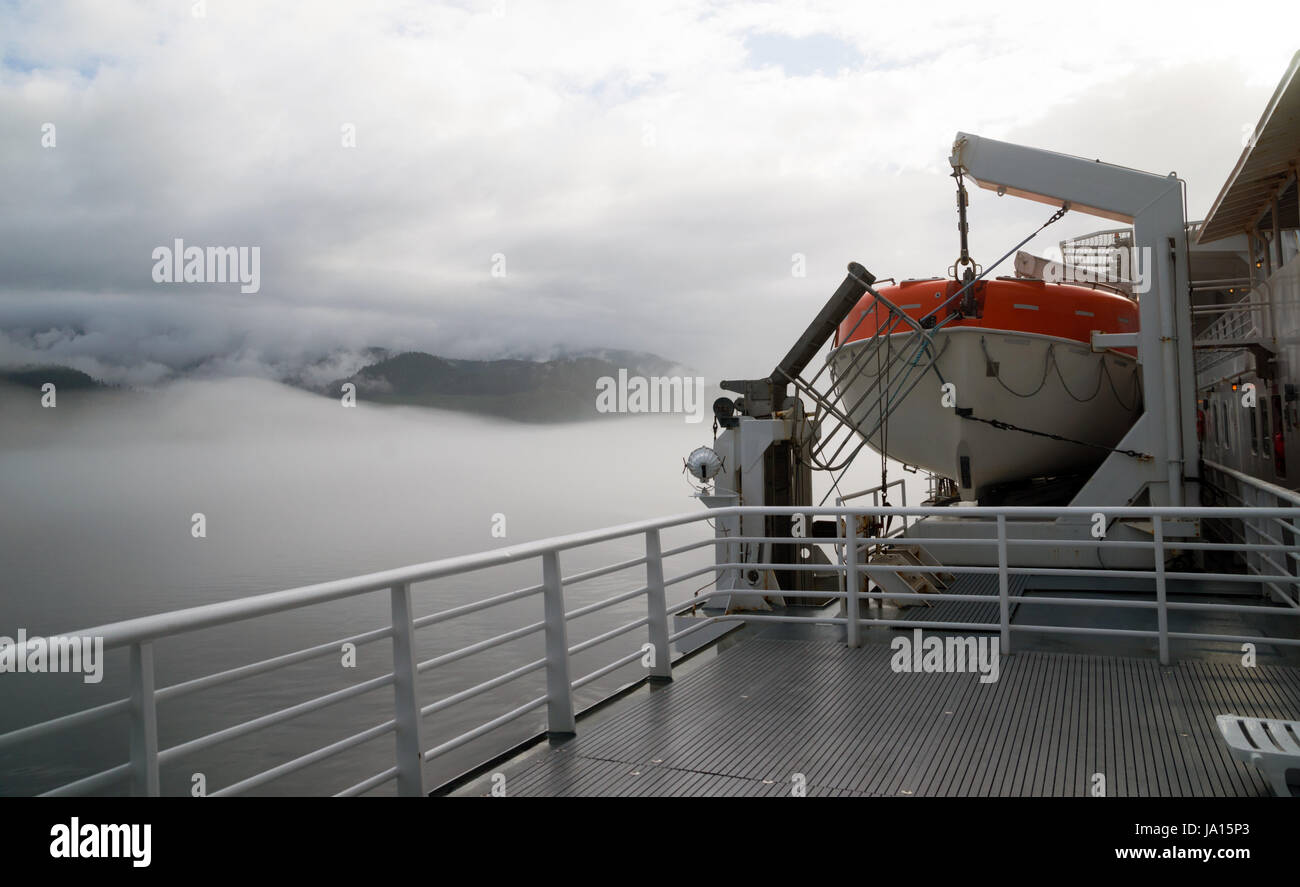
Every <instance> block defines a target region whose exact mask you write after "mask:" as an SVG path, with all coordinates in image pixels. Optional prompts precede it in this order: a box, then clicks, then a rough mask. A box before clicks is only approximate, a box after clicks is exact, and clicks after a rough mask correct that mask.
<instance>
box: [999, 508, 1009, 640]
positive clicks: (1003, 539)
mask: <svg viewBox="0 0 1300 887" xmlns="http://www.w3.org/2000/svg"><path fill="white" fill-rule="evenodd" d="M1009 591H1010V589H1009V585H1008V582H1007V516H1006V515H1005V514H999V515H998V626H999V641H1000V643H1001V645H1002V650H1001V655H1004V656H1005V655H1006V654H1007V653H1010V652H1011V600H1010V597H1009Z"/></svg>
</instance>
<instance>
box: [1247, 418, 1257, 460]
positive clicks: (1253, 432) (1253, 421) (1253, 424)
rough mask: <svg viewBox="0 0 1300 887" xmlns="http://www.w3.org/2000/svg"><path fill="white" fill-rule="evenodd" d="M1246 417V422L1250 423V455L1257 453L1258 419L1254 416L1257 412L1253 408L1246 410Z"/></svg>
mask: <svg viewBox="0 0 1300 887" xmlns="http://www.w3.org/2000/svg"><path fill="white" fill-rule="evenodd" d="M1246 410H1247V412H1248V415H1247V416H1246V421H1247V422H1249V423H1250V451H1251V453H1258V452H1259V419H1258V417H1257V416H1256V415H1255V413H1256V412H1258V411H1257V410H1256V409H1255V408H1254V407H1247V408H1246Z"/></svg>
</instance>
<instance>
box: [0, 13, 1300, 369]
mask: <svg viewBox="0 0 1300 887" xmlns="http://www.w3.org/2000/svg"><path fill="white" fill-rule="evenodd" d="M1287 8H1288V7H1287V6H1285V5H1279V6H1278V9H1277V14H1278V15H1282V14H1285V10H1286V9H1287ZM1167 13H1168V10H1162V9H1160V8H1158V7H1156V8H1153V9H1151V10H1146V9H1141V10H1138V9H1126V10H1125V11H1124V12H1123V14H1122V15H1119V14H1113V13H1110V12H1107V11H1104V10H1102V11H1098V12H1096V13H1089V14H1086V15H1085V14H1079V13H1077V12H1060V11H1057V10H1054V9H1051V10H1049V9H1047V8H1045V7H1042V6H1041V5H1029V4H1026V5H1024V6H1023V7H1020V8H1016V9H1010V10H1007V11H1001V10H1000V11H999V13H998V15H996V16H993V15H991V14H990V13H989V12H988V11H987V10H984V9H977V8H973V7H970V6H969V5H968V4H937V5H934V4H927V5H925V6H923V7H900V8H885V9H882V8H879V7H877V6H874V5H873V6H872V7H871V8H868V7H866V6H863V7H861V8H846V7H845V6H844V5H843V4H834V3H819V2H797V3H794V2H791V3H786V2H783V3H757V4H753V3H739V2H736V3H731V2H723V3H716V4H710V5H708V6H701V5H699V4H697V3H690V2H684V0H683V2H659V3H636V4H631V3H628V4H609V3H580V2H550V3H547V4H523V3H515V2H510V0H506V2H483V3H468V4H467V3H442V4H412V3H406V2H377V3H373V4H366V5H364V6H357V5H355V4H348V3H328V2H317V3H311V4H263V3H257V2H251V0H250V2H239V0H222V2H218V0H209V2H207V3H206V16H205V17H203V18H195V17H194V16H192V15H191V14H190V4H187V3H164V2H137V3H123V4H112V5H111V7H109V6H106V5H103V4H95V3H92V2H85V3H65V4H40V3H19V4H17V5H16V6H9V7H6V8H5V10H4V11H3V12H0V33H2V34H3V35H4V36H3V37H0V52H2V53H3V60H2V62H0V170H2V172H0V177H2V178H0V184H2V185H3V187H4V189H5V194H6V198H7V201H8V203H9V205H10V206H11V207H17V208H19V211H17V212H8V213H5V214H4V215H3V216H2V217H0V267H4V268H5V275H4V281H3V283H2V284H0V287H2V288H0V329H3V330H6V331H7V334H6V338H5V340H4V342H3V344H2V345H0V359H9V357H7V356H13V355H17V356H18V357H27V356H30V354H29V353H28V352H31V351H35V352H47V353H48V354H49V355H50V356H56V355H57V356H65V357H67V358H68V359H69V360H73V359H75V360H80V361H83V363H85V365H89V362H91V361H97V362H98V363H99V364H100V365H103V366H113V367H118V368H119V370H120V371H121V372H120V373H119V376H120V377H121V378H124V379H140V380H145V381H146V382H147V381H148V380H158V379H162V378H165V377H166V375H167V372H166V370H167V369H168V368H175V367H177V366H179V365H184V364H186V362H193V361H208V363H207V364H205V365H206V366H207V367H208V368H209V369H210V370H211V371H212V372H233V373H253V374H262V373H264V372H266V371H267V367H275V366H278V365H281V364H283V363H284V362H285V361H289V360H291V359H292V360H296V361H300V360H301V358H302V356H303V355H318V354H320V353H323V352H326V351H328V350H329V349H343V350H347V349H352V350H353V351H354V352H355V351H356V350H359V349H361V348H364V347H365V346H368V345H382V346H386V347H394V348H401V347H419V348H424V349H427V350H433V351H437V352H439V353H443V354H447V355H449V356H456V357H491V356H497V355H501V354H542V353H546V352H548V351H550V350H554V349H556V348H558V347H564V348H584V347H620V348H636V349H644V350H649V351H654V352H657V353H661V354H664V355H666V356H669V357H672V358H675V359H679V360H682V361H683V362H686V363H690V364H692V365H694V366H699V367H701V369H702V370H703V371H705V372H708V373H714V374H718V375H729V376H740V375H745V374H750V373H755V372H766V371H767V370H768V369H770V364H771V363H772V362H773V361H774V360H775V359H776V357H778V356H779V355H780V354H781V353H784V351H785V350H786V348H787V347H788V346H789V344H790V340H791V339H792V338H793V336H794V335H795V334H796V333H797V331H798V330H799V329H801V328H802V325H803V324H804V323H806V322H807V320H808V319H809V318H810V317H811V316H812V314H813V313H814V312H815V311H816V310H817V309H818V308H819V307H820V306H821V304H822V303H823V302H824V301H825V299H826V298H827V297H828V296H829V294H830V293H831V292H832V291H833V290H834V288H835V286H836V285H837V284H838V283H839V281H840V280H841V279H842V278H843V274H844V266H845V264H846V263H847V262H848V261H850V260H858V261H862V262H863V263H864V264H866V265H867V266H868V267H869V268H871V269H872V270H873V271H875V272H876V273H877V274H879V275H881V276H890V275H892V276H896V277H900V278H901V277H911V276H925V275H929V274H934V273H942V271H943V269H944V268H946V267H947V266H948V265H949V264H951V262H952V259H953V257H954V256H955V253H956V238H955V236H954V225H955V220H954V218H953V213H952V183H951V180H949V179H948V178H947V173H948V170H947V168H946V157H947V153H948V149H949V146H950V143H951V140H952V135H953V133H954V132H956V131H957V130H959V129H961V130H966V131H973V132H979V133H981V134H986V135H990V136H993V137H1000V138H1010V137H1014V138H1016V139H1017V140H1020V141H1025V142H1027V143H1031V144H1041V145H1043V146H1044V147H1049V148H1053V149H1056V150H1070V151H1074V152H1077V153H1081V154H1086V155H1088V156H1099V157H1103V158H1104V159H1107V160H1114V161H1115V162H1120V163H1125V164H1126V165H1137V166H1141V165H1150V166H1151V167H1152V168H1155V169H1157V170H1159V171H1165V170H1167V169H1178V170H1179V171H1180V172H1184V173H1185V174H1186V175H1187V176H1188V177H1189V182H1190V186H1191V193H1192V195H1193V198H1194V199H1193V214H1194V215H1195V214H1196V212H1197V211H1198V210H1197V209H1196V207H1197V206H1199V207H1200V208H1201V209H1200V210H1199V211H1201V212H1203V210H1204V207H1206V206H1208V204H1209V201H1210V200H1211V199H1212V197H1213V192H1215V191H1216V190H1217V188H1218V185H1219V184H1220V183H1221V181H1222V179H1223V177H1224V176H1225V175H1226V173H1227V171H1228V169H1229V168H1230V167H1231V164H1232V162H1233V161H1234V160H1235V157H1236V153H1237V152H1238V151H1239V145H1238V146H1236V147H1234V142H1235V141H1236V139H1237V138H1238V137H1239V133H1240V129H1241V125H1242V124H1244V123H1248V122H1253V120H1254V119H1255V118H1256V117H1257V116H1258V113H1259V109H1261V108H1262V106H1263V104H1264V102H1265V101H1266V98H1267V95H1268V93H1269V91H1270V90H1271V88H1272V85H1273V83H1274V82H1275V80H1276V77H1277V76H1279V74H1280V72H1281V71H1282V70H1283V69H1284V67H1285V65H1286V63H1287V61H1288V59H1289V57H1290V53H1291V51H1292V50H1293V47H1292V46H1290V45H1289V44H1288V42H1287V41H1288V38H1287V36H1286V34H1285V33H1284V29H1271V30H1268V29H1265V30H1261V29H1259V28H1258V27H1257V26H1256V24H1255V22H1257V21H1258V20H1260V19H1261V18H1263V19H1267V18H1268V16H1269V15H1270V13H1269V12H1268V11H1267V10H1263V9H1261V10H1258V11H1257V14H1256V15H1255V16H1252V17H1250V19H1249V20H1247V19H1241V18H1240V17H1238V19H1231V18H1230V19H1227V20H1215V21H1213V22H1211V21H1209V20H1208V19H1204V18H1200V17H1198V16H1197V15H1195V14H1193V13H1190V12H1188V11H1186V10H1185V9H1184V10H1182V11H1180V14H1179V15H1177V16H1169V15H1168V14H1167ZM1207 31H1212V33H1213V39H1206V36H1207ZM1246 45H1249V46H1250V47H1251V51H1250V52H1249V53H1243V52H1241V50H1240V47H1242V46H1246ZM821 55H826V56H828V62H827V63H826V64H824V65H818V57H819V56H821ZM1237 118H1241V119H1240V120H1238V119H1237ZM45 123H53V124H54V125H55V132H56V134H57V145H56V147H53V148H45V147H42V145H41V134H42V125H43V124H45ZM345 126H351V127H353V128H354V130H353V131H354V132H355V147H344V145H343V127H345ZM1193 173H1195V179H1192V175H1193ZM974 201H975V204H974V205H973V207H972V238H973V245H974V246H975V247H976V249H977V250H978V251H979V255H980V257H981V258H983V257H985V256H993V255H995V254H1000V252H1002V251H1003V249H1004V248H1008V247H1010V246H1011V244H1012V243H1014V242H1015V240H1017V239H1019V236H1022V235H1023V233H1027V231H1029V230H1032V228H1033V227H1036V226H1037V224H1039V223H1041V221H1042V218H1045V215H1046V214H1045V213H1044V212H1043V207H1041V206H1039V205H1035V204H1026V203H1024V202H1016V201H1011V200H1004V201H997V200H995V199H994V198H993V197H992V195H976V196H975V197H974ZM1096 222H1097V223H1094V221H1093V220H1076V219H1073V218H1067V220H1066V221H1063V222H1062V223H1060V225H1058V228H1059V229H1060V231H1059V232H1055V233H1054V234H1053V235H1052V237H1059V236H1061V233H1062V232H1067V231H1074V232H1075V233H1082V232H1083V231H1086V230H1091V229H1092V228H1097V227H1107V226H1108V223H1103V222H1100V220H1096ZM175 238H184V240H185V241H186V242H187V243H189V244H197V245H203V246H258V247H260V248H261V263H262V267H261V270H262V288H261V292H260V293H258V294H257V295H256V296H252V297H250V296H244V295H241V294H240V293H239V292H238V287H237V286H236V285H221V284H216V285H209V284H198V283H193V284H155V283H153V282H152V280H151V279H150V270H151V268H152V265H153V262H152V260H151V258H150V256H151V253H152V250H153V249H154V248H155V247H157V246H160V245H167V244H170V243H171V242H172V241H173V240H174V239H175ZM1049 242H1050V241H1049ZM796 253H800V254H803V255H804V256H805V257H806V261H807V268H808V276H807V277H806V278H795V277H792V276H791V267H792V262H793V259H792V256H793V255H794V254H796ZM497 255H501V256H504V259H505V268H506V276H505V277H494V276H492V273H491V272H492V269H493V264H494V262H493V257H494V256H497ZM67 330H71V331H79V332H77V333H76V334H73V333H71V332H64V331H67ZM38 337H44V338H38ZM43 343H44V344H43ZM78 368H83V367H81V366H79V367H78ZM87 371H88V372H89V370H87Z"/></svg>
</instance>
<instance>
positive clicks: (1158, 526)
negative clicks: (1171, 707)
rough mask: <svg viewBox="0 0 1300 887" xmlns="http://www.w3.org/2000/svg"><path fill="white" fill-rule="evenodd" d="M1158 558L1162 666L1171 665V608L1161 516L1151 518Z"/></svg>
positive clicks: (1158, 600)
mask: <svg viewBox="0 0 1300 887" xmlns="http://www.w3.org/2000/svg"><path fill="white" fill-rule="evenodd" d="M1151 529H1152V534H1151V539H1152V542H1153V543H1154V546H1155V556H1156V626H1157V628H1158V629H1159V631H1160V664H1161V665H1168V664H1169V608H1168V607H1167V606H1166V599H1165V527H1164V523H1163V522H1162V521H1161V519H1160V515H1158V514H1157V515H1155V516H1154V517H1152V518H1151Z"/></svg>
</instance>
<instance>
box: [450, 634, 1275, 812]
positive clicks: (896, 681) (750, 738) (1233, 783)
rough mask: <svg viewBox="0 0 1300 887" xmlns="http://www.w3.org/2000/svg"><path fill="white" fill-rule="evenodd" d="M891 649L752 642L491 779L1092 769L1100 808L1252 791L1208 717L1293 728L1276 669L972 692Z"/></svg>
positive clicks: (933, 778) (1107, 668) (1074, 669)
mask: <svg viewBox="0 0 1300 887" xmlns="http://www.w3.org/2000/svg"><path fill="white" fill-rule="evenodd" d="M909 633H910V632H909ZM891 637H892V635H891V634H890V633H888V632H879V631H878V630H873V631H872V632H871V633H869V636H868V638H867V640H866V641H865V642H864V645H863V646H862V647H859V648H857V649H851V648H848V647H846V646H844V644H843V641H842V640H840V639H837V638H835V637H834V634H833V632H832V630H830V629H820V630H819V631H815V632H806V631H805V632H800V631H795V630H791V629H789V628H788V627H783V626H779V627H776V628H774V629H768V630H764V631H759V632H757V633H755V634H754V635H753V636H752V637H749V638H746V639H744V640H742V641H740V642H739V643H735V644H733V645H731V646H729V647H728V648H727V649H724V650H721V651H719V652H717V654H716V655H714V656H713V657H712V658H710V659H709V660H708V661H706V662H703V663H701V664H699V665H697V666H696V667H695V668H693V669H692V670H691V671H690V673H688V674H685V675H684V676H681V677H678V678H677V679H675V680H674V681H672V682H671V683H668V684H664V685H660V686H656V687H653V688H646V689H643V690H641V691H638V692H637V693H635V694H633V695H631V696H629V697H626V698H624V699H623V700H621V701H620V702H618V703H615V704H614V705H613V706H612V707H611V708H610V709H608V710H607V711H603V712H601V713H600V714H599V715H597V716H595V717H592V718H584V719H581V720H580V721H579V723H578V734H577V735H576V736H574V737H572V738H569V739H565V740H552V741H550V742H547V743H542V744H540V745H538V746H536V747H534V749H533V750H531V751H530V752H528V753H525V754H523V755H520V756H519V757H516V758H514V759H513V760H511V761H509V762H508V763H507V764H505V765H499V766H497V767H495V768H494V771H493V772H494V773H499V774H504V776H505V786H504V787H505V790H506V793H507V794H508V795H510V796H556V795H588V796H591V795H677V796H688V795H725V796H746V795H763V796H790V795H791V794H792V793H793V791H794V786H795V784H796V782H797V781H799V780H800V778H802V783H803V785H804V786H806V792H807V794H808V795H809V796H817V795H822V796H833V795H840V796H900V795H901V796H906V795H953V796H1080V795H1089V794H1092V793H1093V790H1094V786H1096V785H1098V783H1097V781H1096V777H1095V776H1094V774H1102V776H1103V777H1104V793H1105V794H1106V795H1108V796H1268V795H1269V794H1270V791H1269V789H1268V787H1267V785H1266V783H1265V782H1264V780H1263V779H1262V778H1261V776H1260V774H1259V773H1258V772H1257V771H1256V770H1255V769H1254V768H1252V767H1248V766H1246V765H1244V764H1242V763H1240V762H1238V761H1236V760H1234V759H1233V758H1231V757H1230V756H1229V754H1228V751H1227V748H1226V746H1224V744H1223V743H1222V742H1221V741H1220V739H1219V736H1218V732H1217V729H1216V727H1215V720H1214V719H1215V716H1216V715H1219V714H1226V713H1235V714H1240V715H1254V716H1261V717H1286V718H1296V717H1297V716H1300V668H1297V667H1295V666H1293V665H1290V664H1261V665H1259V666H1258V667H1254V668H1244V667H1242V666H1241V664H1240V659H1239V657H1235V656H1234V657H1229V656H1217V657H1215V656H1210V657H1200V658H1196V659H1190V658H1189V659H1185V660H1183V661H1175V662H1174V663H1172V664H1171V665H1169V666H1161V665H1160V664H1159V663H1158V662H1157V661H1155V660H1154V659H1151V658H1147V657H1138V656H1125V655H1093V654H1081V653H1075V652H1055V651H1050V650H1049V651H1041V650H1038V651H1035V650H1026V651H1024V652H1016V653H1014V654H1013V655H1009V656H1003V657H1002V662H1001V674H1000V677H999V679H998V680H997V681H996V682H993V683H980V682H979V680H978V675H977V674H973V673H928V674H927V673H919V674H918V673H895V672H894V671H893V670H892V669H891V667H890V659H891V656H892V655H893V650H892V649H891V647H890V645H889V641H890V639H891ZM1261 652H1262V651H1261ZM1263 658H1264V657H1263V656H1261V660H1263ZM492 776H493V775H492V774H484V775H482V776H481V777H480V778H478V779H476V780H475V781H472V782H470V783H468V784H466V785H465V786H463V787H462V788H461V789H460V790H459V791H458V792H457V793H458V794H480V795H481V794H487V793H488V792H489V791H490V790H491V787H492V782H491V780H492ZM499 779H500V777H499V776H498V777H497V780H498V782H499Z"/></svg>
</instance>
